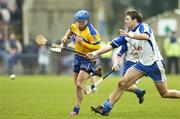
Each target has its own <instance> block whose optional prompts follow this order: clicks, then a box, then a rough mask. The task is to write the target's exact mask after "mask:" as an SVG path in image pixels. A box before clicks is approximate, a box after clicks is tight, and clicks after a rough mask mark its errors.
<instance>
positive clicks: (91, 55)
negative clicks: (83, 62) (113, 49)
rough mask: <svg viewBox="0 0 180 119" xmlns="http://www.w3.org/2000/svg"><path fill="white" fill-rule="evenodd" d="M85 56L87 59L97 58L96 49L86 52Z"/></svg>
mask: <svg viewBox="0 0 180 119" xmlns="http://www.w3.org/2000/svg"><path fill="white" fill-rule="evenodd" d="M86 57H87V58H88V59H91V60H94V59H96V58H97V53H96V51H94V52H90V53H87V54H86Z"/></svg>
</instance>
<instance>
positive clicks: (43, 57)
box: [38, 46, 49, 74]
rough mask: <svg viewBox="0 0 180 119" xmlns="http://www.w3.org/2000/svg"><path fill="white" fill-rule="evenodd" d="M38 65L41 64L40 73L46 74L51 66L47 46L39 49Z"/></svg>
mask: <svg viewBox="0 0 180 119" xmlns="http://www.w3.org/2000/svg"><path fill="white" fill-rule="evenodd" d="M38 63H39V73H41V74H45V73H47V70H48V65H49V55H48V50H47V49H46V47H45V46H41V47H40V48H39V55H38Z"/></svg>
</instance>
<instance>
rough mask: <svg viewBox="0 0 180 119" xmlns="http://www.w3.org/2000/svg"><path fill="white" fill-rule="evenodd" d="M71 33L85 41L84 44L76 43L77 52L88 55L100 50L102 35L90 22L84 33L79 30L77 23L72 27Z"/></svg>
mask: <svg viewBox="0 0 180 119" xmlns="http://www.w3.org/2000/svg"><path fill="white" fill-rule="evenodd" d="M70 31H71V32H72V33H73V34H75V35H77V36H79V37H82V38H83V41H84V42H82V44H80V43H79V42H75V51H77V52H80V53H84V54H87V53H89V52H92V51H95V50H98V49H99V48H100V34H99V33H98V32H97V30H96V29H95V28H94V27H93V26H92V24H91V23H90V22H89V23H88V24H87V27H86V28H85V29H84V30H83V31H81V30H79V29H78V27H77V25H76V23H74V24H72V25H71V27H70Z"/></svg>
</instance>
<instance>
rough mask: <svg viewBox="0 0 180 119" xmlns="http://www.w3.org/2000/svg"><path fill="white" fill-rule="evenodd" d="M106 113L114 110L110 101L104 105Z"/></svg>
mask: <svg viewBox="0 0 180 119" xmlns="http://www.w3.org/2000/svg"><path fill="white" fill-rule="evenodd" d="M103 107H104V111H105V112H106V113H109V112H110V111H111V109H112V104H111V103H110V102H109V100H108V101H107V102H106V104H104V105H103Z"/></svg>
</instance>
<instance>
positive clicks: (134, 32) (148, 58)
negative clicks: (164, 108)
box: [87, 11, 180, 115]
mask: <svg viewBox="0 0 180 119" xmlns="http://www.w3.org/2000/svg"><path fill="white" fill-rule="evenodd" d="M125 24H126V26H127V28H128V32H127V31H125V30H122V29H120V30H119V31H120V36H119V37H118V38H116V39H114V40H113V41H112V42H111V44H108V45H107V46H105V47H102V48H100V49H99V50H96V51H94V52H91V53H88V54H87V57H89V58H92V59H93V58H94V57H96V56H97V55H100V54H103V53H105V52H108V51H110V50H112V49H113V48H116V47H119V46H121V45H123V44H126V43H127V42H128V43H132V42H133V41H134V40H136V41H137V44H136V45H135V47H136V48H137V49H139V59H140V61H139V62H138V63H136V64H135V65H134V66H133V67H131V68H129V69H128V70H127V72H126V73H125V74H124V76H123V77H122V80H120V81H119V82H118V86H117V88H116V89H115V90H114V91H113V93H112V94H111V96H110V98H108V99H109V100H108V101H106V103H105V104H103V105H102V106H97V107H91V109H92V111H94V112H96V113H99V114H101V115H108V114H109V112H110V111H111V109H112V107H113V106H114V105H115V103H116V102H117V101H118V100H119V99H120V98H121V96H122V94H123V92H124V91H125V90H126V89H127V88H128V87H130V86H131V85H133V84H134V82H135V81H136V80H138V79H140V78H141V77H143V76H145V75H147V76H149V77H150V78H151V79H152V80H153V81H154V84H155V86H156V88H157V90H158V92H159V94H160V95H161V97H162V98H177V99H180V91H179V90H174V89H168V88H167V82H166V76H165V71H164V65H163V62H162V60H163V59H162V56H161V54H160V52H159V48H158V46H157V44H156V41H155V38H154V34H153V30H152V28H151V27H150V26H149V25H147V24H145V23H142V16H141V14H140V13H138V12H137V11H128V12H127V13H126V18H125Z"/></svg>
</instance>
